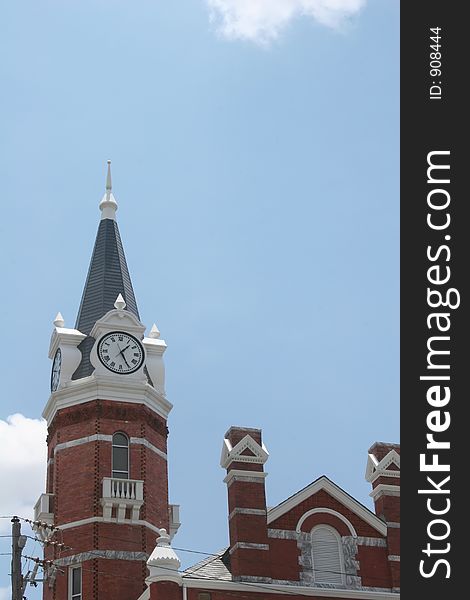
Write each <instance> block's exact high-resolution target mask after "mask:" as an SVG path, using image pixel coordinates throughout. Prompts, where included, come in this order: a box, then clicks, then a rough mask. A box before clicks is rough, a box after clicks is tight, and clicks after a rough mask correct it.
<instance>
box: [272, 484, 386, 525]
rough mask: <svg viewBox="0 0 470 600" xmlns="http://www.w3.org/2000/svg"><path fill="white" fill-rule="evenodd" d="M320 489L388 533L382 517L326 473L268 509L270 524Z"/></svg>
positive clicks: (370, 523) (367, 521) (364, 519)
mask: <svg viewBox="0 0 470 600" xmlns="http://www.w3.org/2000/svg"><path fill="white" fill-rule="evenodd" d="M320 490H324V491H326V492H327V493H328V494H330V496H333V498H335V499H336V500H338V501H339V502H341V504H343V505H344V506H345V507H346V508H349V510H351V511H352V512H353V513H355V514H356V515H357V516H358V517H360V518H361V519H362V520H363V521H365V522H366V523H368V524H369V525H370V526H371V527H373V528H374V529H376V530H377V531H378V532H379V533H380V534H381V535H383V536H385V535H387V526H386V524H385V523H384V522H383V521H382V520H381V519H379V518H378V517H377V516H375V515H374V514H373V513H372V512H370V511H369V510H368V509H367V508H366V507H365V506H364V505H362V504H361V503H360V502H358V501H357V500H355V499H354V498H352V497H351V496H350V495H349V494H347V493H346V492H345V491H344V490H342V489H341V488H340V487H339V486H337V485H336V484H335V483H333V482H332V481H331V480H330V479H328V477H325V475H323V476H322V477H319V478H318V479H317V480H316V481H314V482H313V483H311V484H310V485H308V486H307V487H305V488H304V489H303V490H300V492H297V493H296V494H294V495H293V496H291V497H290V498H288V499H287V500H284V502H281V504H278V505H277V506H275V507H274V508H271V509H270V510H269V511H268V524H269V523H272V522H274V521H275V520H276V519H279V517H281V516H282V515H284V514H286V513H287V512H289V511H290V510H292V509H293V508H294V507H295V506H297V505H298V504H300V503H301V502H303V501H304V500H306V499H307V498H309V497H310V496H313V495H314V494H316V493H317V492H319V491H320Z"/></svg>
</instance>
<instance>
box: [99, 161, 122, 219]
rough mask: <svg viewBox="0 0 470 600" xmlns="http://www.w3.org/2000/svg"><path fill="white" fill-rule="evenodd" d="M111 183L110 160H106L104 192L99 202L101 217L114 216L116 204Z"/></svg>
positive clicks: (113, 217)
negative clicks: (106, 170) (106, 169)
mask: <svg viewBox="0 0 470 600" xmlns="http://www.w3.org/2000/svg"><path fill="white" fill-rule="evenodd" d="M112 189H113V185H112V181H111V161H110V160H108V174H107V175H106V192H105V194H104V196H103V199H102V200H101V202H100V210H101V219H112V220H113V221H114V220H115V218H116V211H117V209H118V205H117V202H116V199H115V197H114V196H113V192H112Z"/></svg>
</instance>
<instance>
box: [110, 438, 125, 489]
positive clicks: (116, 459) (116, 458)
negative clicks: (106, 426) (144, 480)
mask: <svg viewBox="0 0 470 600" xmlns="http://www.w3.org/2000/svg"><path fill="white" fill-rule="evenodd" d="M111 469H112V477H118V478H119V479H129V438H128V437H127V435H126V434H125V433H115V434H114V435H113V455H112V467H111Z"/></svg>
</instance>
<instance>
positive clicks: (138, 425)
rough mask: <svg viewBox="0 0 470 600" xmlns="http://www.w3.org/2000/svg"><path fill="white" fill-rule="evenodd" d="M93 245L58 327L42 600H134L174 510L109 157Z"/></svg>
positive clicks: (39, 518)
mask: <svg viewBox="0 0 470 600" xmlns="http://www.w3.org/2000/svg"><path fill="white" fill-rule="evenodd" d="M99 207H100V210H101V221H100V223H99V227H98V232H97V236H96V241H95V246H94V249H93V254H92V257H91V262H90V266H89V270H88V275H87V278H86V282H85V287H84V290H83V295H82V300H81V304H80V308H79V311H78V316H77V321H76V324H75V327H73V328H70V327H66V326H65V322H64V319H63V317H62V315H61V314H60V313H59V314H58V315H57V317H56V319H55V320H54V328H53V331H52V336H51V342H50V347H49V357H50V358H51V360H52V373H51V395H50V397H49V400H48V402H47V404H46V407H45V409H44V412H43V416H44V418H45V419H46V420H47V425H48V438H47V444H48V463H47V481H46V491H45V493H44V494H41V496H40V498H39V500H38V502H37V503H36V506H35V522H36V524H35V528H36V529H37V532H38V534H39V535H41V537H42V538H43V539H44V540H45V541H46V542H47V541H49V544H46V550H45V558H46V560H49V561H52V563H51V565H50V566H49V567H48V568H46V581H45V583H44V600H85V599H86V600H105V599H106V598H110V599H111V598H112V599H113V600H129V599H130V598H138V597H139V596H140V595H141V593H142V592H143V590H144V589H145V588H146V584H145V579H146V577H147V575H148V571H147V565H146V561H147V559H148V557H149V556H150V554H151V553H152V551H153V550H154V548H155V539H156V537H157V536H158V535H159V529H160V528H165V529H166V530H167V531H169V533H170V536H173V535H174V534H175V533H176V530H177V529H178V527H179V507H178V506H176V505H172V504H169V500H168V469H167V435H168V429H167V418H168V414H169V412H170V410H171V408H172V405H171V403H170V402H169V401H168V400H167V398H166V395H165V369H164V364H163V354H164V352H165V349H166V344H165V342H164V341H163V340H162V339H160V332H159V331H158V329H157V327H156V325H153V327H152V328H151V329H150V331H149V333H148V335H147V336H145V330H146V327H145V325H144V324H142V323H141V321H140V317H139V311H138V308H137V302H136V299H135V296H134V291H133V288H132V283H131V278H130V275H129V271H128V268H127V263H126V258H125V255H124V249H123V245H122V242H121V237H120V234H119V228H118V225H117V221H116V211H117V203H116V200H115V198H114V196H113V193H112V185H111V169H110V163H109V161H108V174H107V181H106V191H105V194H104V196H103V199H102V200H101V203H100V206H99Z"/></svg>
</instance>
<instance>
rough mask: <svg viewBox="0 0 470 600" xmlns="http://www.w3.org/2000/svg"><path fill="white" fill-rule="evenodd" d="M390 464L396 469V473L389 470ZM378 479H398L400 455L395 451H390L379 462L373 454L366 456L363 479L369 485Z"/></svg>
mask: <svg viewBox="0 0 470 600" xmlns="http://www.w3.org/2000/svg"><path fill="white" fill-rule="evenodd" d="M391 464H394V465H395V466H396V467H398V471H396V470H394V469H389V468H388V467H389V466H390V465H391ZM379 477H400V455H399V454H398V452H397V451H396V450H393V449H392V450H390V452H388V453H387V454H386V455H385V456H384V457H383V458H382V460H381V461H378V460H377V458H376V457H375V456H374V455H373V454H371V453H369V454H368V456H367V466H366V474H365V478H366V480H367V481H368V482H369V483H373V482H374V481H375V480H376V479H378V478H379Z"/></svg>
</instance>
